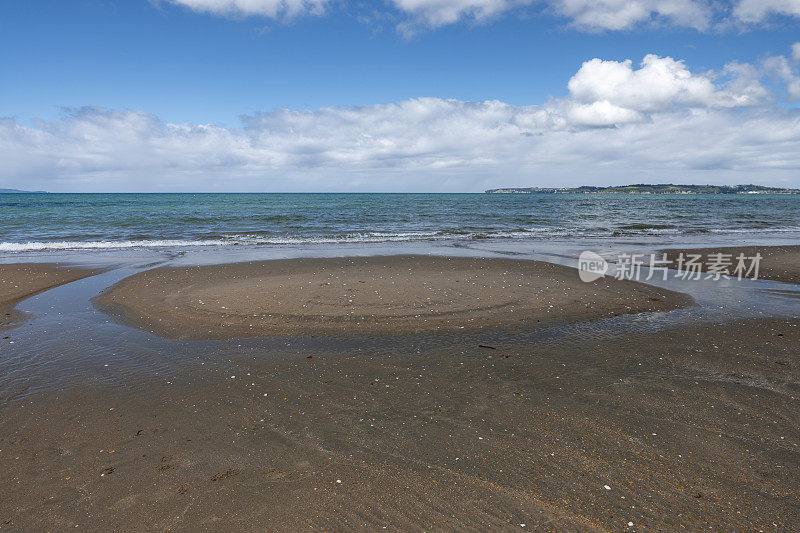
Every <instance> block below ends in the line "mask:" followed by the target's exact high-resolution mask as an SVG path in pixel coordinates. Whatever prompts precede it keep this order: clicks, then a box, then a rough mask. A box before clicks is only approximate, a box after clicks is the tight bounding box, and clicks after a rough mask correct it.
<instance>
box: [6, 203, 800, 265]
mask: <svg viewBox="0 0 800 533" xmlns="http://www.w3.org/2000/svg"><path fill="white" fill-rule="evenodd" d="M702 235H709V236H713V235H724V236H733V237H735V236H736V235H745V236H748V237H752V236H763V237H767V238H769V237H779V238H783V239H789V240H791V239H797V238H800V196H798V195H686V196H684V195H681V196H676V195H618V194H598V195H550V194H524V195H498V194H0V252H20V251H38V250H70V249H74V250H80V249H113V248H134V247H160V248H177V247H190V246H232V245H240V246H242V245H243V246H257V245H262V246H264V245H267V246H268V245H287V244H308V243H372V242H403V241H464V240H466V241H473V240H480V239H501V240H507V239H524V240H553V239H565V240H581V239H607V238H613V239H623V240H624V239H643V238H644V239H647V238H670V239H676V240H680V239H681V238H682V237H687V236H702Z"/></svg>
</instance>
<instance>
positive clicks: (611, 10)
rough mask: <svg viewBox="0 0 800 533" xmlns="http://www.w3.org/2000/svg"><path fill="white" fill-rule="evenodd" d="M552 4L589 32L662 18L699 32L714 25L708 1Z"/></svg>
mask: <svg viewBox="0 0 800 533" xmlns="http://www.w3.org/2000/svg"><path fill="white" fill-rule="evenodd" d="M548 1H549V2H550V4H551V5H552V7H553V8H554V9H555V11H556V12H557V13H559V14H561V15H563V16H566V17H569V18H570V19H571V20H572V24H573V25H574V26H576V27H579V28H583V29H588V30H626V29H630V28H632V27H633V26H635V25H636V24H640V23H646V22H651V21H654V20H660V19H661V20H664V21H666V22H670V23H673V24H676V25H679V26H685V27H689V28H695V29H698V30H705V29H707V28H708V27H709V25H710V23H711V10H710V8H709V6H708V5H707V4H706V2H705V1H704V0H548Z"/></svg>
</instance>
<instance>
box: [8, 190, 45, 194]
mask: <svg viewBox="0 0 800 533" xmlns="http://www.w3.org/2000/svg"><path fill="white" fill-rule="evenodd" d="M46 193H47V191H21V190H19V189H0V194H46Z"/></svg>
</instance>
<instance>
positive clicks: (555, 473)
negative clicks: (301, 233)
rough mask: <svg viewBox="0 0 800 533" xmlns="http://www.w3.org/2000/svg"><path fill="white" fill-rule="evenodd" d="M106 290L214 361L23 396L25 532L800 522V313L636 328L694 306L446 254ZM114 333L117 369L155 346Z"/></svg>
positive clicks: (9, 464)
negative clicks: (627, 320)
mask: <svg viewBox="0 0 800 533" xmlns="http://www.w3.org/2000/svg"><path fill="white" fill-rule="evenodd" d="M18 268H20V269H24V268H27V267H18ZM73 275H77V273H76V272H73ZM351 289H357V290H351ZM270 295H271V296H272V297H270ZM87 299H88V296H87ZM95 303H96V304H97V305H98V306H99V307H100V308H101V309H105V310H109V311H110V312H113V313H115V316H116V320H119V321H124V322H125V323H127V324H131V325H134V326H138V327H141V328H143V329H145V330H147V331H155V332H156V333H157V334H158V335H163V336H166V337H172V338H174V339H177V340H169V339H162V341H163V343H167V344H165V345H162V344H161V342H162V341H159V345H161V346H162V348H161V350H162V352H164V353H165V354H166V355H165V357H169V356H172V357H174V358H177V357H181V355H180V354H181V352H183V351H186V350H190V356H189V357H184V358H183V359H182V361H183V362H182V363H181V365H180V368H179V370H178V371H177V372H176V373H162V371H161V370H155V369H158V368H161V367H160V366H158V365H157V364H154V366H152V368H153V369H154V370H146V369H148V368H151V367H150V366H147V365H148V363H147V362H138V363H136V365H135V366H136V367H137V368H143V369H145V371H143V372H137V373H136V374H135V376H134V375H133V374H131V375H130V376H129V377H128V378H127V380H125V379H123V381H114V380H112V381H109V382H104V381H100V380H97V379H95V378H93V377H92V375H91V374H89V373H86V372H84V374H81V375H82V376H84V375H85V376H86V377H81V378H80V379H79V381H78V382H77V385H76V386H72V387H64V388H62V389H56V390H50V391H47V392H41V393H37V394H35V395H31V396H28V397H26V398H25V399H24V400H23V401H12V402H8V403H6V404H4V405H3V410H2V416H1V417H0V469H2V471H3V472H4V476H3V477H2V478H0V525H1V526H2V527H3V528H4V529H9V530H66V529H70V530H74V529H78V530H86V531H109V530H120V531H134V530H136V531H141V530H145V531H156V530H159V531H163V530H180V531H197V530H207V531H252V530H262V531H294V530H300V529H304V530H306V529H311V530H319V531H330V530H348V531H349V530H352V531H375V530H384V529H385V530H388V531H453V530H457V531H459V530H489V529H493V530H501V531H525V530H542V531H644V530H658V531H678V530H687V531H697V530H708V529H713V530H725V531H726V530H735V531H745V530H747V531H750V530H761V531H794V530H797V529H798V528H800V506H799V505H798V504H797V502H798V501H800V491H799V490H798V484H797V479H798V476H799V475H800V454H799V453H798V452H799V451H800V430H798V428H800V409H799V408H798V397H797V392H798V390H800V373H799V372H800V365H798V352H797V346H800V321H798V320H797V318H759V319H746V320H743V319H739V320H731V321H728V322H725V323H708V322H697V323H691V324H688V325H674V326H669V327H666V328H664V329H657V330H649V329H647V328H645V329H635V328H634V329H630V330H620V331H612V330H609V329H608V327H607V325H604V324H606V322H603V321H602V320H600V321H597V320H598V319H605V318H606V317H613V316H615V315H620V314H627V313H641V312H646V311H650V310H655V311H663V310H669V309H681V308H686V306H691V305H693V303H692V299H691V298H690V297H688V296H685V295H682V294H678V293H674V292H670V291H667V290H664V289H659V288H656V287H652V286H647V285H643V284H639V283H634V282H623V281H618V280H614V279H606V280H599V281H597V282H593V283H583V282H581V281H579V280H578V276H577V273H576V271H575V270H574V269H570V268H566V267H561V266H557V265H551V264H546V263H537V262H526V261H514V260H507V259H464V258H461V259H456V258H446V257H427V256H397V257H372V258H358V259H356V258H339V259H296V260H285V261H284V260H281V261H263V262H256V263H238V264H227V265H216V266H202V267H191V268H184V267H180V268H175V267H170V268H164V267H161V268H155V269H151V270H147V271H144V272H141V273H138V274H135V275H133V276H131V277H127V278H124V279H122V280H121V281H119V282H118V283H117V284H116V285H114V286H112V287H109V288H108V289H105V290H104V291H103V292H102V293H101V294H100V295H99V297H97V298H95ZM587 304H588V305H587ZM551 306H553V307H551ZM259 312H260V314H265V315H267V317H269V315H270V314H272V315H274V316H273V317H269V318H270V320H264V323H263V324H262V323H261V321H260V320H259V321H258V322H256V321H254V318H255V319H258V318H259V317H260V314H259ZM323 313H324V315H326V316H325V318H321V315H322V314H323ZM254 314H255V315H256V316H255V317H253V315H254ZM643 316H648V315H643ZM622 318H624V317H622ZM473 319H474V320H473ZM614 320H617V319H614ZM592 321H597V322H592ZM643 321H644V322H646V321H647V319H646V318H644V319H643ZM251 323H254V326H253V327H252V328H251V326H250V324H251ZM280 323H283V326H282V327H276V324H280ZM112 324H114V323H113V322H112ZM255 324H258V326H255ZM387 324H392V325H393V326H391V327H388V326H387ZM592 324H595V325H594V326H592ZM462 326H463V329H462ZM26 327H27V326H26ZM115 327H116V328H117V329H114V330H112V331H115V332H116V333H115V335H118V338H116V341H115V342H114V343H113V344H112V346H114V347H115V348H114V350H115V353H109V354H106V355H105V356H104V361H106V362H107V363H108V364H106V365H99V366H101V367H108V366H109V365H111V366H112V367H113V366H116V365H117V364H118V363H117V361H118V359H117V357H118V356H119V355H121V353H120V352H119V350H125V348H124V346H126V345H129V344H130V343H144V344H145V345H149V344H152V343H153V340H152V339H154V338H151V340H147V338H146V337H142V336H143V335H145V334H144V333H141V332H139V331H138V330H131V329H130V328H123V327H122V326H115ZM16 331H21V329H20V330H16ZM126 331H128V332H129V333H126ZM131 331H134V332H136V333H137V334H139V335H137V336H130V335H131V333H130V332H131ZM11 334H12V335H14V334H15V333H14V332H11ZM276 334H280V335H283V337H280V338H278V342H273V343H268V342H267V337H270V336H272V335H276ZM126 335H127V336H130V337H129V338H128V337H126ZM236 335H242V336H245V337H248V336H249V337H251V338H250V339H244V338H241V337H239V338H236ZM259 336H263V337H264V338H259ZM183 339H196V340H183ZM226 339H230V340H226ZM337 339H338V340H337ZM89 342H90V343H94V342H96V340H95V338H94V337H90V338H89ZM18 345H19V343H18V344H17V345H15V346H18ZM116 347H119V348H116ZM23 348H24V347H18V348H16V349H23ZM145 348H146V349H147V347H145ZM153 349H154V350H155V345H153ZM147 358H148V359H153V360H155V359H156V356H155V355H148V356H147ZM119 364H121V363H119ZM142 365H144V366H142ZM121 379H122V378H121Z"/></svg>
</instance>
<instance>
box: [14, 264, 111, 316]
mask: <svg viewBox="0 0 800 533" xmlns="http://www.w3.org/2000/svg"><path fill="white" fill-rule="evenodd" d="M98 272H99V270H96V269H88V268H78V267H75V266H69V265H63V264H54V263H13V264H0V331H4V330H7V329H11V328H13V327H15V326H17V325H19V322H20V321H21V320H23V319H24V317H25V314H24V313H22V312H21V311H18V310H17V309H16V306H17V304H19V303H20V302H21V301H23V300H25V299H27V298H30V297H31V296H35V295H37V294H39V293H41V292H44V291H47V290H49V289H53V288H55V287H58V286H60V285H65V284H67V283H72V282H73V281H77V280H79V279H83V278H86V277H88V276H93V275H95V274H97V273H98Z"/></svg>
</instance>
